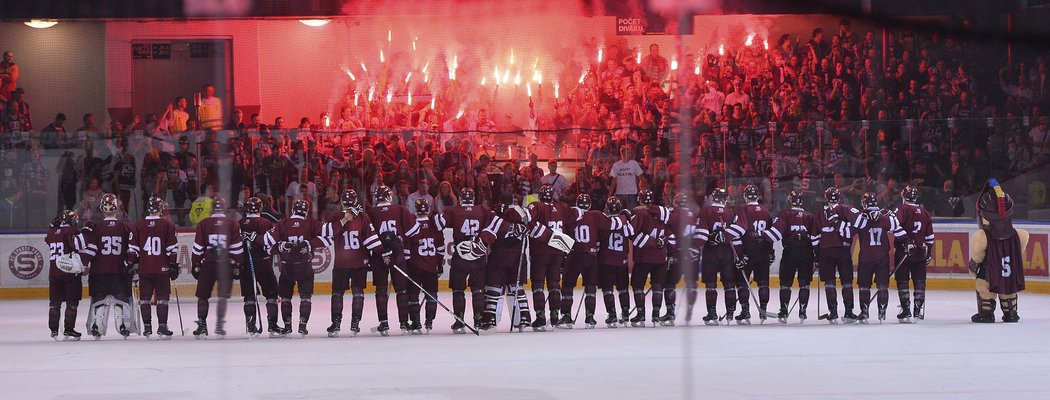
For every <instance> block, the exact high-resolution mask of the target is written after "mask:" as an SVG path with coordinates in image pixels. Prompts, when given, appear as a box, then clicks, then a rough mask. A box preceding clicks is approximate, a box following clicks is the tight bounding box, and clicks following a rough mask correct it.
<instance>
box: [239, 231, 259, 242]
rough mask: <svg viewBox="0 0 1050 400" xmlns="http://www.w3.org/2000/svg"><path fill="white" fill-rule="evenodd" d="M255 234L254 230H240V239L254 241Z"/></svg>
mask: <svg viewBox="0 0 1050 400" xmlns="http://www.w3.org/2000/svg"><path fill="white" fill-rule="evenodd" d="M256 235H257V234H256V233H255V232H251V231H241V240H247V241H249V242H254V241H255V237H256Z"/></svg>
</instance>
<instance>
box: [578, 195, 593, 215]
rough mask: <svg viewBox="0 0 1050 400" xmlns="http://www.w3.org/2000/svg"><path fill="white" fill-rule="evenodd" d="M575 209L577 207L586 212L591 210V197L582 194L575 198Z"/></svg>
mask: <svg viewBox="0 0 1050 400" xmlns="http://www.w3.org/2000/svg"><path fill="white" fill-rule="evenodd" d="M576 207H578V208H580V209H583V210H585V211H586V210H590V209H591V195H589V194H586V193H584V194H581V195H579V196H576Z"/></svg>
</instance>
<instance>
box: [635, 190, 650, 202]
mask: <svg viewBox="0 0 1050 400" xmlns="http://www.w3.org/2000/svg"><path fill="white" fill-rule="evenodd" d="M638 203H639V204H644V205H649V204H653V191H652V190H649V189H642V191H640V192H638Z"/></svg>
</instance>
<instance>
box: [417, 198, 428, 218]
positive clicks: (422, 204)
mask: <svg viewBox="0 0 1050 400" xmlns="http://www.w3.org/2000/svg"><path fill="white" fill-rule="evenodd" d="M416 215H419V216H427V215H430V201H429V200H427V198H426V197H420V198H418V199H416Z"/></svg>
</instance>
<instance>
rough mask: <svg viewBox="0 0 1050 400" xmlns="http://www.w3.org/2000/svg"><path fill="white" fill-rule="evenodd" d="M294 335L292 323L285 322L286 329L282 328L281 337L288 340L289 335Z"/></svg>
mask: <svg viewBox="0 0 1050 400" xmlns="http://www.w3.org/2000/svg"><path fill="white" fill-rule="evenodd" d="M291 334H292V323H291V322H289V321H285V322H284V328H281V337H282V338H288V337H289V336H288V335H291Z"/></svg>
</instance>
